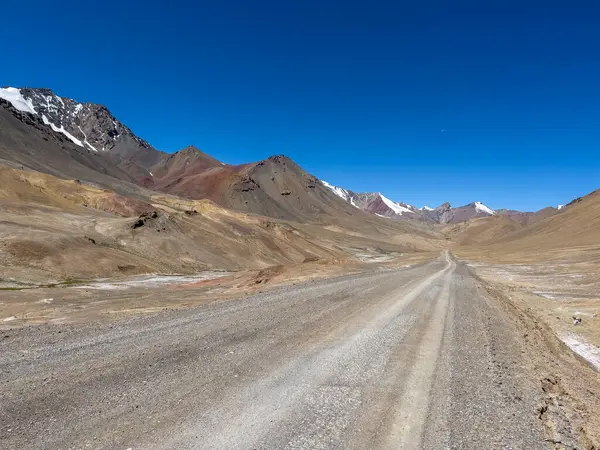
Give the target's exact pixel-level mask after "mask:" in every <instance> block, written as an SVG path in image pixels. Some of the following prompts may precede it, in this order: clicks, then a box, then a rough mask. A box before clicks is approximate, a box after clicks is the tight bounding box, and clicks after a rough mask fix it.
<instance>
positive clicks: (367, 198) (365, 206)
mask: <svg viewBox="0 0 600 450" xmlns="http://www.w3.org/2000/svg"><path fill="white" fill-rule="evenodd" d="M321 183H323V185H324V186H325V187H327V188H329V189H330V190H331V192H333V193H334V194H335V195H337V196H338V197H340V198H342V199H344V200H346V201H347V202H348V203H350V204H351V205H353V206H355V207H357V208H360V209H362V210H364V211H368V212H370V213H373V214H377V215H378V216H381V217H390V218H392V217H394V218H398V217H402V218H404V219H413V220H414V219H417V220H419V219H421V216H420V214H419V209H417V208H415V207H414V206H411V205H407V204H406V203H399V202H394V201H393V200H390V199H389V198H387V197H386V196H384V195H383V194H381V193H380V192H364V193H361V194H358V193H356V192H353V191H350V190H348V189H344V188H341V187H338V186H334V185H332V184H330V183H328V182H326V181H322V180H321Z"/></svg>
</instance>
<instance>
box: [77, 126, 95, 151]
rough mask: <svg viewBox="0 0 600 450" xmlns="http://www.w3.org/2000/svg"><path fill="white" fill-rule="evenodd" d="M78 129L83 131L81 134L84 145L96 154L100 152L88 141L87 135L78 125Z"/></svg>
mask: <svg viewBox="0 0 600 450" xmlns="http://www.w3.org/2000/svg"><path fill="white" fill-rule="evenodd" d="M77 128H79V131H81V134H83V143H84V144H87V146H88V147H89V148H91V149H92V150H94V151H95V152H98V150H96V147H94V146H93V145H92V144H90V143H89V142H88V140H87V136H86V134H85V133H84V132H83V130H82V129H81V127H80V126H79V125H77Z"/></svg>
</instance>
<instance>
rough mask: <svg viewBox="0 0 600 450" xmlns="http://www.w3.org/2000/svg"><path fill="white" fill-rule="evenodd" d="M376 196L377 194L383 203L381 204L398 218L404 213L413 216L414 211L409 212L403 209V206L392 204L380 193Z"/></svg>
mask: <svg viewBox="0 0 600 450" xmlns="http://www.w3.org/2000/svg"><path fill="white" fill-rule="evenodd" d="M378 194H379V197H380V198H381V200H382V201H383V203H385V204H386V206H387V207H388V208H390V209H391V210H392V211H394V212H395V213H396V214H398V215H399V216H401V215H402V214H403V213H405V212H407V213H411V214H414V211H411V210H410V209H408V208H405V207H404V206H402V205H399V204H398V203H396V202H393V201H392V200H390V199H389V198H387V197H385V196H384V195H383V194H382V193H381V192H379V193H378Z"/></svg>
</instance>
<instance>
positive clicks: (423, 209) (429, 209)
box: [419, 205, 433, 211]
mask: <svg viewBox="0 0 600 450" xmlns="http://www.w3.org/2000/svg"><path fill="white" fill-rule="evenodd" d="M419 209H420V210H421V211H433V208H430V207H429V206H427V205H425V206H423V207H422V208H419Z"/></svg>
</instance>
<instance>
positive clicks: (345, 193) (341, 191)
mask: <svg viewBox="0 0 600 450" xmlns="http://www.w3.org/2000/svg"><path fill="white" fill-rule="evenodd" d="M321 183H323V184H324V185H325V187H327V188H329V189H330V190H331V192H333V193H334V194H335V195H337V196H338V197H341V198H343V199H344V200H346V201H347V202H349V201H350V199H351V198H352V196H351V195H350V191H347V190H346V189H344V188H341V187H337V186H334V185H333V184H329V183H328V182H327V181H325V180H321Z"/></svg>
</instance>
